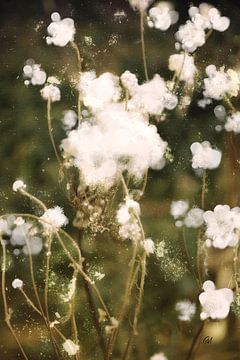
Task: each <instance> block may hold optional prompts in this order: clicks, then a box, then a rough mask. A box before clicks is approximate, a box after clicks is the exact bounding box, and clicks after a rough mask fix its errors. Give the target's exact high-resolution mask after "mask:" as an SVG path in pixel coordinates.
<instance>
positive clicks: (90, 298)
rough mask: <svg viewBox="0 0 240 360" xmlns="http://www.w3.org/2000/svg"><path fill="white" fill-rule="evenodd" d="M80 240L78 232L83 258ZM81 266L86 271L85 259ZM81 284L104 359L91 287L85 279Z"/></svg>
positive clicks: (104, 350)
mask: <svg viewBox="0 0 240 360" xmlns="http://www.w3.org/2000/svg"><path fill="white" fill-rule="evenodd" d="M81 240H82V234H81V233H80V241H79V246H80V248H81V252H82V256H83V258H85V254H84V252H83V250H82V246H81ZM82 266H83V270H84V272H87V268H86V263H85V261H83V264H82ZM83 285H84V289H85V293H86V297H87V301H88V305H89V310H90V313H91V316H92V320H93V323H94V327H95V329H96V332H97V335H98V341H99V346H100V348H101V351H102V354H103V358H104V360H106V359H107V347H106V343H105V339H104V336H103V333H102V329H101V325H100V323H99V320H98V313H97V309H96V306H95V303H94V298H93V294H92V291H91V287H90V286H89V284H88V282H87V281H86V280H85V279H83Z"/></svg>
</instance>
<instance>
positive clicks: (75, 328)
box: [71, 275, 80, 360]
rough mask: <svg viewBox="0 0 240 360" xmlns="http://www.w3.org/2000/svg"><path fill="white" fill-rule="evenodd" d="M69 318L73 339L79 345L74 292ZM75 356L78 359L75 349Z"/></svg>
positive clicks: (78, 354)
mask: <svg viewBox="0 0 240 360" xmlns="http://www.w3.org/2000/svg"><path fill="white" fill-rule="evenodd" d="M76 276H77V275H76ZM71 320H72V331H73V336H74V341H75V344H77V345H79V338H78V329H77V323H76V317H75V294H74V296H73V299H72V303H71ZM75 358H76V360H80V353H79V351H77V353H76V355H75Z"/></svg>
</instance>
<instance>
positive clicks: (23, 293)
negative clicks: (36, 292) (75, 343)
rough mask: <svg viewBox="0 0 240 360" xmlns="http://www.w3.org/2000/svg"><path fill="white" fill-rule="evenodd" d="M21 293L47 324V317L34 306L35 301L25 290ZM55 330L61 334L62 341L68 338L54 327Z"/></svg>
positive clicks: (21, 290)
mask: <svg viewBox="0 0 240 360" xmlns="http://www.w3.org/2000/svg"><path fill="white" fill-rule="evenodd" d="M19 291H20V292H21V294H22V295H23V296H24V298H25V299H26V301H27V303H28V305H29V306H30V307H32V308H33V310H34V311H36V312H37V313H38V314H39V315H40V316H41V317H42V318H43V320H44V321H45V322H47V318H46V317H45V315H44V314H42V312H41V311H40V310H39V309H38V308H37V307H36V306H35V305H34V303H33V301H32V300H31V299H30V298H29V296H28V295H27V294H26V292H25V291H24V290H23V288H20V289H19ZM53 329H55V330H56V332H57V333H58V334H61V337H62V339H64V340H66V337H65V336H64V335H63V334H62V332H61V331H60V330H58V329H57V328H56V327H53Z"/></svg>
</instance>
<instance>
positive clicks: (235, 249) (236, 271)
mask: <svg viewBox="0 0 240 360" xmlns="http://www.w3.org/2000/svg"><path fill="white" fill-rule="evenodd" d="M239 246H240V243H239V240H238V243H237V245H236V246H235V248H234V258H233V275H234V281H235V288H236V295H238V294H239V286H238V274H239V273H238V255H239V254H238V253H239Z"/></svg>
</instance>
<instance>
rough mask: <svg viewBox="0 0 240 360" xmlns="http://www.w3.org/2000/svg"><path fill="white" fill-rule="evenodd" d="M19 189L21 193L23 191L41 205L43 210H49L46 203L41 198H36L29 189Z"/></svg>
mask: <svg viewBox="0 0 240 360" xmlns="http://www.w3.org/2000/svg"><path fill="white" fill-rule="evenodd" d="M19 191H20V193H21V194H22V195H25V196H27V197H28V198H29V199H30V200H31V201H33V202H35V203H36V204H37V205H39V206H40V207H41V208H42V209H43V211H47V207H46V205H45V204H44V203H43V202H42V201H41V200H39V199H38V198H36V197H35V196H34V195H32V194H30V193H29V192H28V191H26V190H24V189H20V190H19Z"/></svg>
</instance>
